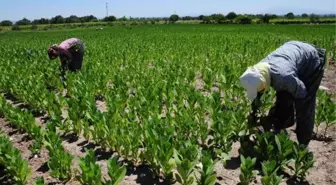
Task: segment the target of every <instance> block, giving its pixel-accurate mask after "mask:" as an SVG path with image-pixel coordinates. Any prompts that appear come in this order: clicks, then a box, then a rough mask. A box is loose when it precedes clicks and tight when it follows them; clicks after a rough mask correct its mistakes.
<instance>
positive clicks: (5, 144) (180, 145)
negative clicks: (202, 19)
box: [0, 25, 336, 185]
mask: <svg viewBox="0 0 336 185" xmlns="http://www.w3.org/2000/svg"><path fill="white" fill-rule="evenodd" d="M70 37H77V38H80V39H81V40H83V41H84V43H85V47H86V50H85V56H84V62H83V69H82V70H81V71H80V72H77V73H70V72H68V73H67V82H66V87H67V88H66V89H65V88H64V87H63V85H62V82H61V80H60V71H59V66H60V62H59V60H58V59H56V60H54V61H50V60H49V59H48V55H47V49H48V47H49V46H50V45H51V44H54V43H57V44H59V43H60V42H61V41H63V40H65V39H67V38H70ZM335 37H336V36H335V26H334V25H285V26H282V25H248V26H245V25H142V26H115V27H110V28H104V29H102V30H100V29H94V28H87V29H73V30H54V31H35V32H2V33H0V92H1V94H0V130H1V131H0V174H1V175H0V184H3V185H6V184H7V185H11V184H17V185H25V184H30V185H42V184H67V185H72V184H75V185H77V184H83V185H116V184H125V185H126V184H130V185H133V184H146V185H150V184H181V185H192V184H198V185H214V184H238V183H240V184H241V185H247V184H262V185H277V184H316V185H317V184H325V185H331V184H334V183H336V179H335V164H334V163H335V160H336V158H335V155H336V149H335V141H334V138H335V137H334V136H335V135H334V134H335V133H334V131H335V123H336V112H335V111H336V107H335V102H334V100H335V89H336V88H335V84H336V81H335V79H336V77H335V66H332V65H330V66H328V69H327V70H326V73H325V77H326V78H325V79H324V80H323V82H322V85H324V86H326V87H327V88H328V90H320V91H319V92H318V95H317V105H316V119H315V122H316V126H315V132H316V136H315V137H314V139H313V140H312V142H311V145H310V146H309V147H308V148H303V147H302V146H299V145H298V144H297V141H296V136H295V133H293V131H292V130H293V129H295V127H294V128H289V129H287V132H282V133H280V134H278V135H274V134H273V133H270V132H268V131H265V130H263V129H261V131H260V130H259V129H260V126H259V127H257V126H256V125H253V124H254V123H252V121H251V117H250V116H249V114H250V112H251V101H250V100H248V99H247V97H246V95H245V92H244V90H243V88H242V87H241V85H240V83H239V77H240V75H241V74H242V73H243V72H244V71H245V69H246V68H247V67H248V66H250V65H253V64H255V63H257V62H259V61H260V60H261V59H263V58H264V57H265V56H266V55H267V54H268V53H270V52H272V51H273V50H274V49H276V48H277V47H279V46H280V45H282V44H283V43H284V42H286V41H289V40H301V41H306V42H311V43H314V44H317V45H318V46H320V47H323V48H326V49H327V51H328V60H327V61H335V57H336V46H335V44H336V38H335ZM329 63H330V62H329ZM327 77H329V78H327ZM274 98H275V92H274V91H273V90H271V91H268V92H267V93H266V94H265V95H263V97H262V102H263V104H262V107H261V109H260V110H259V113H258V115H259V116H261V117H262V116H265V115H267V112H268V110H269V109H270V108H271V107H272V106H273V102H274Z"/></svg>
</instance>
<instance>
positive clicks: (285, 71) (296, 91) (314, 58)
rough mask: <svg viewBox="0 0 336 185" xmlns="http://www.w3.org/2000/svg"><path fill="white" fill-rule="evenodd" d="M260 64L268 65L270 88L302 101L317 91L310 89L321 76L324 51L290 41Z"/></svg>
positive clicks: (306, 44)
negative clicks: (265, 63) (287, 93)
mask: <svg viewBox="0 0 336 185" xmlns="http://www.w3.org/2000/svg"><path fill="white" fill-rule="evenodd" d="M261 62H267V63H269V64H270V72H271V86H272V87H273V88H274V89H275V90H276V91H287V92H289V93H290V94H291V95H292V96H293V98H295V99H303V98H305V97H306V96H307V95H309V94H310V93H316V91H317V89H316V88H315V87H314V90H312V89H310V87H311V86H313V85H314V83H315V82H314V81H316V79H317V78H319V76H320V75H323V72H322V74H321V71H323V67H324V63H325V49H320V48H317V47H315V46H313V45H311V44H308V43H304V42H299V41H290V42H286V43H285V44H284V45H282V46H281V47H279V48H278V49H276V50H275V51H273V52H272V53H270V54H269V55H268V56H267V57H266V58H264V59H263V60H261ZM315 89H316V90H315ZM314 91H315V92H314Z"/></svg>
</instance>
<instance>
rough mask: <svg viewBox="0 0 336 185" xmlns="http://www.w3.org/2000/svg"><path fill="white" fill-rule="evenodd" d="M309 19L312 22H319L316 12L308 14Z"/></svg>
mask: <svg viewBox="0 0 336 185" xmlns="http://www.w3.org/2000/svg"><path fill="white" fill-rule="evenodd" d="M309 20H310V22H312V23H317V22H319V20H320V17H319V16H318V15H316V14H310V15H309Z"/></svg>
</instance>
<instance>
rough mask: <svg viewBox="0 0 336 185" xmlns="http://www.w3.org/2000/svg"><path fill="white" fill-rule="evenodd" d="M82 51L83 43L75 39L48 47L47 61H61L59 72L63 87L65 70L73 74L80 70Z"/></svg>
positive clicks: (83, 48)
mask: <svg viewBox="0 0 336 185" xmlns="http://www.w3.org/2000/svg"><path fill="white" fill-rule="evenodd" d="M84 50H85V46H84V43H83V42H82V41H81V40H79V39H77V38H70V39H67V40H65V41H63V42H62V43H61V44H60V45H58V46H57V45H56V44H54V45H52V46H50V47H49V49H48V55H49V59H50V60H54V59H56V58H57V57H59V58H60V60H61V66H60V71H61V79H62V82H63V85H64V81H65V80H66V78H65V72H66V70H67V69H69V70H70V71H72V72H75V71H77V70H80V69H81V68H82V63H83V56H84Z"/></svg>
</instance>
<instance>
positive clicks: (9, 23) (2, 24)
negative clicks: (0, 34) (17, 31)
mask: <svg viewBox="0 0 336 185" xmlns="http://www.w3.org/2000/svg"><path fill="white" fill-rule="evenodd" d="M0 25H1V26H12V25H13V22H12V21H10V20H4V21H1V23H0Z"/></svg>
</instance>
